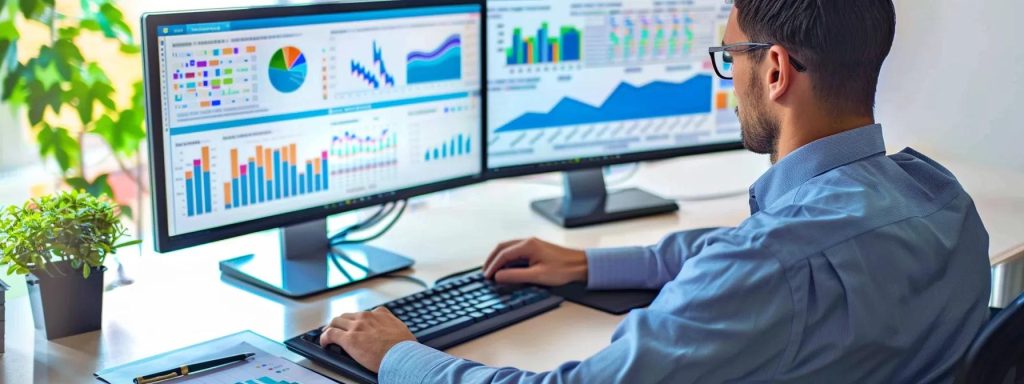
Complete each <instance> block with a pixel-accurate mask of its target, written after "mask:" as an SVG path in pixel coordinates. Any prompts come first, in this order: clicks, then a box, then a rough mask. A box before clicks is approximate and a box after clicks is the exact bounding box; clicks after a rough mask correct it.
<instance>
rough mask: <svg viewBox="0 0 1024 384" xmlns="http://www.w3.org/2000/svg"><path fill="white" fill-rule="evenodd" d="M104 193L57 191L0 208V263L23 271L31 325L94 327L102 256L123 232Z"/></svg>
mask: <svg viewBox="0 0 1024 384" xmlns="http://www.w3.org/2000/svg"><path fill="white" fill-rule="evenodd" d="M119 216H120V215H119V214H118V212H116V210H115V208H114V204H112V203H111V202H110V201H109V200H108V199H107V198H105V197H101V198H97V197H94V196H92V195H89V194H88V193H85V192H80V191H70V192H61V193H58V194H56V195H53V196H45V197H41V198H38V199H31V200H29V201H27V202H25V204H23V205H22V206H20V207H18V206H9V207H7V208H5V209H3V210H2V211H0V264H2V265H6V266H7V274H8V275H12V274H20V275H26V280H27V281H26V283H27V285H28V293H29V301H30V302H31V304H32V316H33V318H34V319H35V326H36V329H39V330H42V331H43V332H45V333H46V338H47V339H50V340H52V339H56V338H61V337H64V336H70V335H75V334H79V333H84V332H90V331H94V330H97V329H100V325H101V322H102V313H103V271H104V270H105V268H104V267H103V260H104V259H105V258H106V257H107V256H109V255H111V254H113V253H114V252H115V251H116V250H117V249H118V248H121V247H125V246H129V245H133V244H138V243H139V241H137V240H136V241H129V242H124V243H118V241H120V240H121V238H122V237H124V235H125V234H126V233H127V228H125V227H124V225H123V224H121V221H120V218H119Z"/></svg>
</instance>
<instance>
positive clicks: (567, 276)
mask: <svg viewBox="0 0 1024 384" xmlns="http://www.w3.org/2000/svg"><path fill="white" fill-rule="evenodd" d="M520 262H525V263H527V264H528V266H527V267H524V268H505V267H506V266H508V265H509V264H513V263H520ZM483 271H484V277H486V278H488V279H493V280H494V281H496V282H499V283H505V284H524V283H525V284H538V285H546V286H559V285H564V284H568V283H572V282H577V281H582V282H585V281H587V254H586V252H584V251H581V250H577V249H570V248H564V247H559V246H557V245H554V244H551V243H548V242H546V241H543V240H539V239H536V238H531V239H526V240H512V241H506V242H504V243H501V244H499V245H498V246H497V247H496V248H495V249H494V251H492V252H491V255H490V256H488V257H487V262H486V263H484V269H483Z"/></svg>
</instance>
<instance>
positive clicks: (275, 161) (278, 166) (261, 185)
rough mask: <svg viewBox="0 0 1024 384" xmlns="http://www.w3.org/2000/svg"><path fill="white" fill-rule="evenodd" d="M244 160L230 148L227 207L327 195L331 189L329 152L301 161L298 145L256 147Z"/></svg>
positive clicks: (225, 188) (226, 184)
mask: <svg viewBox="0 0 1024 384" xmlns="http://www.w3.org/2000/svg"><path fill="white" fill-rule="evenodd" d="M253 152H254V153H253V155H252V156H249V157H247V158H246V159H245V160H244V161H243V160H242V159H241V158H240V157H239V151H238V149H237V148H233V149H231V181H228V182H225V183H224V208H225V209H236V208H241V207H248V206H252V205H257V204H264V203H268V202H272V201H278V200H283V199H288V198H292V197H298V196H303V195H307V194H311V193H319V192H325V191H327V190H328V188H329V187H330V177H329V172H328V171H327V170H328V169H329V168H328V164H329V161H328V156H327V151H322V152H320V154H319V155H318V156H316V157H310V158H305V159H303V160H302V161H301V162H300V161H299V157H298V148H297V146H296V144H294V143H292V144H288V145H284V146H281V147H277V148H270V147H264V146H262V145H257V146H256V148H255V149H254V151H253Z"/></svg>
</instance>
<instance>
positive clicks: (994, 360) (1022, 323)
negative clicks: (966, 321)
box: [956, 294, 1024, 384]
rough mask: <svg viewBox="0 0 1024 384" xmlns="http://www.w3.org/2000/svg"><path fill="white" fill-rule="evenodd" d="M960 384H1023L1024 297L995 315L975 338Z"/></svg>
mask: <svg viewBox="0 0 1024 384" xmlns="http://www.w3.org/2000/svg"><path fill="white" fill-rule="evenodd" d="M956 383H957V384H968V383H970V384H1024V294H1021V295H1020V296H1017V299H1016V300H1014V301H1013V302H1012V303H1010V305H1007V306H1006V308H1003V309H1002V310H999V312H998V313H994V314H993V315H992V318H991V320H989V322H988V324H986V325H985V328H982V330H981V332H980V333H978V336H977V337H976V338H974V342H972V343H971V347H970V348H969V349H968V350H967V354H966V355H964V358H963V360H962V361H961V362H960V368H959V370H958V372H957V376H956Z"/></svg>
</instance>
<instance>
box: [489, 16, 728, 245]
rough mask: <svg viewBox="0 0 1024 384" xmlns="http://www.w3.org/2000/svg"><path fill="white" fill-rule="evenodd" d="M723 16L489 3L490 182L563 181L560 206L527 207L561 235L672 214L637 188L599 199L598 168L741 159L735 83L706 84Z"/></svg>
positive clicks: (668, 204)
mask: <svg viewBox="0 0 1024 384" xmlns="http://www.w3.org/2000/svg"><path fill="white" fill-rule="evenodd" d="M667 3H672V4H668V5H666V4H667ZM676 3H678V4H676ZM730 10H731V6H729V5H723V3H722V1H720V0H697V1H690V2H685V3H684V2H663V1H653V0H628V1H621V2H598V1H543V0H490V1H488V20H487V29H488V47H489V49H488V55H489V56H488V60H487V71H488V74H489V76H488V77H489V78H488V91H489V100H488V118H487V126H488V134H489V137H488V168H489V172H490V174H491V175H497V176H516V175H524V174H532V173H541V172H551V171H567V173H566V176H565V180H566V182H565V186H566V187H565V188H566V191H565V193H566V194H565V197H563V198H559V199H550V200H543V201H537V202H534V203H533V208H534V210H536V211H537V212H539V213H541V214H542V215H544V216H545V217H547V218H549V219H551V220H552V221H554V222H556V223H559V224H561V225H563V226H566V227H576V226H582V225H588V224H596V223H601V222H606V221H612V220H619V219H626V218H632V217H637V216H642V215H647V214H655V213H664V212H671V211H675V210H676V209H678V208H677V206H676V204H675V202H673V201H670V200H666V199H662V198H659V197H657V196H654V195H651V194H649V193H647V192H644V191H641V190H639V189H629V190H624V191H618V192H612V193H609V192H607V191H606V189H605V183H604V178H603V175H602V174H601V171H600V167H601V166H605V165H611V164H620V163H627V162H637V161H644V160H654V159H662V158H667V157H674V156H681V155H690V154H698V153H707V152H713V151H721V150H730V149H738V148H741V143H740V126H739V120H738V119H737V117H736V115H735V112H734V109H735V107H736V101H735V96H734V95H733V92H732V83H731V82H729V81H719V80H717V79H716V78H715V77H714V74H713V68H712V67H711V62H710V57H709V56H708V53H707V52H708V47H710V46H712V45H717V42H719V41H721V40H722V36H723V35H724V32H725V25H726V23H727V21H728V18H729V12H730Z"/></svg>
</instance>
